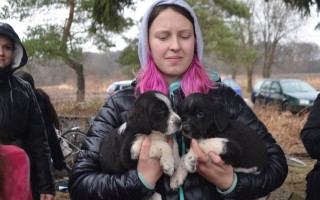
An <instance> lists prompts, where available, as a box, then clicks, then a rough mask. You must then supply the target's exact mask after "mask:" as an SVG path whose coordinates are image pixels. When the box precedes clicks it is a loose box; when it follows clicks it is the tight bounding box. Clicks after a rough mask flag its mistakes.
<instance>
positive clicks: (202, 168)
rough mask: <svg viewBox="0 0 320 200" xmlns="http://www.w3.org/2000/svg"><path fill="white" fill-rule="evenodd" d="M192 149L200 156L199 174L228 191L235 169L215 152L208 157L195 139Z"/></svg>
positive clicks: (192, 141) (192, 142)
mask: <svg viewBox="0 0 320 200" xmlns="http://www.w3.org/2000/svg"><path fill="white" fill-rule="evenodd" d="M191 148H192V150H193V151H194V152H195V154H196V155H197V156H198V165H197V172H198V173H199V174H200V175H201V176H202V177H203V178H205V179H207V180H208V181H209V182H211V183H212V184H214V185H215V186H217V187H218V188H219V189H221V190H228V189H229V188H230V187H231V185H232V183H233V178H234V177H233V167H232V166H231V165H228V164H225V163H224V161H223V160H222V159H221V157H220V156H219V155H217V154H215V153H213V152H210V153H209V155H208V156H207V155H206V154H205V153H204V152H203V151H202V150H201V149H200V147H199V144H198V142H197V141H196V140H194V139H192V140H191Z"/></svg>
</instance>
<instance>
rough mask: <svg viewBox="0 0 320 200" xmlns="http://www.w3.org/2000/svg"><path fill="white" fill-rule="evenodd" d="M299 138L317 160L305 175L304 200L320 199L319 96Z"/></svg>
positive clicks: (319, 95)
mask: <svg viewBox="0 0 320 200" xmlns="http://www.w3.org/2000/svg"><path fill="white" fill-rule="evenodd" d="M300 136H301V140H302V142H303V145H304V147H305V148H306V150H307V152H308V154H309V155H310V157H311V158H313V159H317V162H316V163H315V165H314V167H313V169H312V170H311V171H310V172H309V173H308V175H307V190H306V194H307V196H306V199H307V200H312V199H320V192H319V184H320V94H318V96H317V98H316V100H315V102H314V104H313V106H312V108H311V111H310V113H309V115H308V119H307V122H306V124H305V125H304V127H303V129H302V130H301V132H300Z"/></svg>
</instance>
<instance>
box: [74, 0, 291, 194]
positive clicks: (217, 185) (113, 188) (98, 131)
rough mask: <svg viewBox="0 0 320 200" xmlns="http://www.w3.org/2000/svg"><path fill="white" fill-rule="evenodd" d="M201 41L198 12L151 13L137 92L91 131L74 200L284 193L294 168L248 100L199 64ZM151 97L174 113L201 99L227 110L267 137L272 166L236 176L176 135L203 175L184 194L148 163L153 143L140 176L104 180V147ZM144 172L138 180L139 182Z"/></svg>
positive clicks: (177, 0) (112, 104)
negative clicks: (157, 94) (137, 104)
mask: <svg viewBox="0 0 320 200" xmlns="http://www.w3.org/2000/svg"><path fill="white" fill-rule="evenodd" d="M202 49H203V43H202V36H201V32H200V28H199V24H198V21H197V18H196V16H195V14H194V12H193V11H192V9H191V8H190V7H189V5H187V4H186V3H185V2H184V1H182V0H158V1H155V2H154V3H153V5H152V6H151V7H150V8H149V10H148V11H147V12H146V14H145V16H144V19H143V21H142V24H141V28H140V35H139V59H140V63H141V71H140V72H139V74H138V75H137V85H136V86H135V88H131V89H126V90H122V91H119V92H117V93H115V94H114V95H112V96H111V97H110V98H109V99H108V100H107V102H106V104H105V105H104V107H103V108H102V109H101V110H100V111H99V113H98V115H97V116H96V118H95V120H94V122H93V124H92V125H91V127H90V129H89V131H88V139H87V140H86V142H85V143H84V145H83V146H82V149H83V150H82V151H81V152H80V154H79V156H78V158H77V160H76V163H75V165H74V168H73V171H72V175H71V177H70V181H69V191H70V195H71V198H72V199H78V200H81V199H145V198H147V197H150V196H151V195H153V193H154V192H157V193H159V194H160V195H161V197H162V199H193V200H196V199H226V198H228V199H229V198H230V199H246V200H248V199H256V198H258V197H262V196H266V195H267V194H269V193H270V192H271V191H273V190H274V189H276V188H277V187H279V186H280V185H281V184H282V183H283V181H284V180H285V178H286V175H287V172H288V167H287V163H286V159H285V156H284V153H283V151H282V150H281V148H280V147H279V146H278V145H277V143H276V141H275V140H274V139H273V137H272V136H271V134H270V133H268V131H267V129H266V127H265V126H264V125H263V123H262V122H261V121H259V119H258V118H257V117H256V116H255V114H254V113H253V112H252V110H251V109H250V108H249V107H248V106H247V104H246V103H245V102H244V100H243V99H242V98H241V97H240V96H238V95H236V94H235V92H234V91H233V90H232V89H231V88H228V87H224V86H223V85H221V84H219V83H214V82H212V81H211V79H210V76H209V72H208V71H207V70H206V69H205V68H204V67H203V66H202V64H201V63H200V60H201V58H202V53H203V50H202ZM148 90H158V91H161V92H163V93H165V94H168V95H169V96H170V98H171V101H172V104H173V106H174V107H175V108H177V106H179V104H180V102H181V100H182V99H183V98H184V97H185V96H188V95H189V94H191V93H194V92H201V93H206V94H209V95H211V96H212V97H214V98H215V99H217V101H219V102H221V103H223V104H224V105H225V107H226V108H227V110H228V112H229V113H230V116H231V118H232V119H235V120H241V121H243V122H244V123H245V124H247V125H248V126H249V127H251V128H252V129H254V130H255V131H256V132H257V134H260V135H261V137H263V139H264V141H265V142H266V143H267V146H268V164H267V166H266V168H265V170H263V172H262V173H261V174H259V175H250V174H243V173H234V172H233V168H232V166H230V165H226V164H225V163H224V162H223V161H222V160H221V158H220V157H219V156H218V155H215V154H213V153H210V160H211V162H210V161H209V160H208V159H207V157H206V156H205V155H204V153H203V152H202V151H201V150H200V148H199V146H198V144H197V142H196V141H195V140H192V141H191V142H190V141H189V140H188V139H186V138H184V137H182V134H176V140H177V142H178V144H179V148H180V153H181V154H184V153H185V151H186V149H187V148H189V146H190V148H193V150H194V151H195V152H196V153H197V155H198V157H199V163H198V165H197V169H198V170H197V173H194V174H189V175H188V177H187V179H186V180H185V182H184V185H183V186H182V187H180V188H179V190H171V189H170V186H169V182H170V177H168V176H165V175H163V171H162V169H161V167H160V164H159V160H158V159H151V158H149V157H148V152H149V148H150V139H149V138H146V139H145V140H144V142H143V143H142V148H141V153H140V156H139V159H138V166H137V169H134V170H129V171H127V172H126V173H123V174H104V173H102V171H101V169H100V167H99V161H98V160H99V154H98V150H99V144H100V142H101V140H102V139H103V137H104V135H105V134H108V133H110V131H111V130H112V129H114V128H115V127H119V126H120V125H121V124H122V123H123V122H124V121H125V119H126V116H127V111H128V109H129V108H130V107H131V105H132V103H133V102H134V100H135V99H136V97H137V96H138V95H139V94H141V93H144V92H146V91H148ZM138 172H139V176H138Z"/></svg>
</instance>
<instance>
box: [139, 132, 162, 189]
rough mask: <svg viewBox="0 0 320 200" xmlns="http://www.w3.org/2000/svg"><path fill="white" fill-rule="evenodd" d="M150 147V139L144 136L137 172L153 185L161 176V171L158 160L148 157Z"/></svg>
mask: <svg viewBox="0 0 320 200" xmlns="http://www.w3.org/2000/svg"><path fill="white" fill-rule="evenodd" d="M150 146H151V140H150V137H149V136H146V137H145V138H144V140H143V142H142V145H141V151H140V155H139V160H138V167H137V170H138V172H140V173H141V174H142V176H143V177H144V179H145V180H146V181H147V182H148V183H149V184H151V185H155V184H156V182H157V180H158V179H159V178H160V177H161V176H162V174H163V170H162V167H161V166H160V160H159V159H157V158H150V157H149V151H150Z"/></svg>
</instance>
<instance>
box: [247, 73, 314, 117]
mask: <svg viewBox="0 0 320 200" xmlns="http://www.w3.org/2000/svg"><path fill="white" fill-rule="evenodd" d="M257 84H258V86H257V88H256V91H254V92H253V94H252V96H253V97H252V98H253V99H254V101H253V102H254V103H255V104H258V105H275V106H278V107H279V109H280V110H283V111H291V112H292V113H297V112H299V111H301V110H303V109H309V108H310V107H311V106H312V105H313V102H314V100H315V99H316V97H317V95H318V94H319V91H317V90H316V89H315V88H314V87H312V86H311V85H310V84H309V83H308V82H306V81H304V80H301V79H286V78H279V79H263V80H262V82H261V83H260V82H257ZM259 85H260V87H259Z"/></svg>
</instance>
